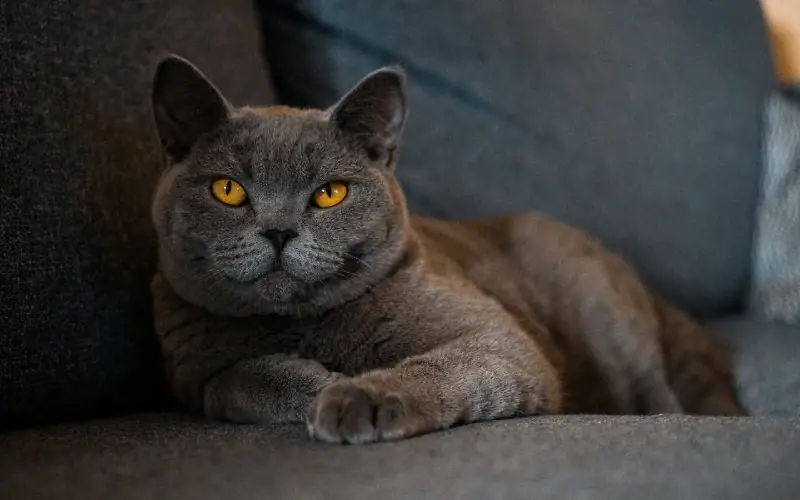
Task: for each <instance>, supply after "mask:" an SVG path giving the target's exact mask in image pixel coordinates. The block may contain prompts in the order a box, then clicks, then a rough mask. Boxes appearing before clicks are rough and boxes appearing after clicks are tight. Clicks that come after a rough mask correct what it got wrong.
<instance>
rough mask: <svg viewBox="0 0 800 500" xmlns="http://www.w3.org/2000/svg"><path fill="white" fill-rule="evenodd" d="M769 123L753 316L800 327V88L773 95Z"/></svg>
mask: <svg viewBox="0 0 800 500" xmlns="http://www.w3.org/2000/svg"><path fill="white" fill-rule="evenodd" d="M765 121H766V123H765V137H764V173H763V181H762V192H761V201H760V203H759V206H758V210H757V213H756V216H757V230H756V235H755V248H754V259H755V262H754V276H753V288H752V292H751V301H750V309H751V311H750V312H751V313H752V314H753V315H754V316H757V317H760V318H762V319H768V320H781V321H786V322H790V323H800V88H798V89H793V90H787V91H783V92H780V93H776V94H775V95H773V96H772V97H771V98H770V99H769V101H768V102H767V105H766V110H765Z"/></svg>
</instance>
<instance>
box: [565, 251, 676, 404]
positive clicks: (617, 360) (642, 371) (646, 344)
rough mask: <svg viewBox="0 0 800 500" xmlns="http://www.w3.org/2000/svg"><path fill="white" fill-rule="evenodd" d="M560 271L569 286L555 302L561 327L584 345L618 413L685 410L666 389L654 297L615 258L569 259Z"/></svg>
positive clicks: (628, 269) (572, 338)
mask: <svg viewBox="0 0 800 500" xmlns="http://www.w3.org/2000/svg"><path fill="white" fill-rule="evenodd" d="M559 272H561V273H563V276H562V281H563V282H564V283H568V288H567V289H566V290H565V291H564V292H563V293H562V294H561V297H563V298H562V299H561V300H560V301H558V302H557V303H556V307H557V309H558V312H557V314H556V317H557V318H558V319H557V322H558V329H559V331H560V332H561V333H562V334H564V335H567V336H568V337H569V338H570V341H571V342H578V343H580V344H582V345H584V346H586V347H587V348H588V349H589V351H590V352H591V353H592V358H593V360H594V362H595V363H596V364H597V366H598V367H599V369H600V370H601V371H602V373H603V374H604V376H605V378H606V380H607V382H608V384H609V389H610V391H611V393H612V395H613V397H614V399H615V402H616V407H617V411H618V412H619V413H624V414H627V413H638V414H658V413H683V408H682V406H681V404H680V402H679V400H678V398H677V397H676V395H675V393H674V391H673V390H672V387H670V384H669V381H668V378H667V371H666V362H665V359H664V353H663V349H662V344H661V325H660V318H659V314H658V311H657V310H656V308H655V306H654V302H653V298H652V296H651V295H650V293H649V292H648V291H647V289H646V288H645V286H644V284H643V283H642V282H641V281H640V280H639V278H638V276H637V275H636V274H635V273H634V272H633V270H632V269H631V268H630V267H629V266H628V264H626V263H625V262H623V261H622V260H621V259H619V258H618V257H616V256H614V255H611V254H607V253H605V252H602V253H600V255H599V256H594V257H586V258H580V259H573V260H571V261H570V262H569V265H565V266H564V267H563V268H562V269H560V270H559Z"/></svg>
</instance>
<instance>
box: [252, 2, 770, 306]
mask: <svg viewBox="0 0 800 500" xmlns="http://www.w3.org/2000/svg"><path fill="white" fill-rule="evenodd" d="M259 4H261V5H262V12H263V20H264V26H265V28H264V30H263V31H264V36H265V40H266V44H267V48H268V52H267V53H268V55H269V56H270V58H269V61H270V66H271V67H272V69H273V70H274V71H275V73H276V75H279V78H280V79H279V80H278V83H280V86H279V87H278V89H279V90H280V91H281V97H282V98H283V99H285V100H287V101H289V102H292V103H298V104H303V105H316V106H328V105H330V104H332V102H333V100H334V99H335V96H336V95H338V94H340V93H342V92H344V91H345V90H346V89H347V88H349V87H350V86H352V85H354V84H355V83H356V81H357V80H358V79H359V78H361V77H362V76H363V75H364V74H366V73H367V72H369V71H371V70H374V69H375V68H376V67H378V66H381V65H385V64H393V63H398V62H399V63H401V64H403V65H404V67H405V68H406V70H407V72H408V74H409V86H410V87H409V88H410V94H411V103H410V105H411V115H410V118H409V122H408V127H407V132H406V138H405V144H404V147H403V153H402V154H401V157H400V163H399V166H398V175H399V176H400V178H401V180H402V182H403V184H404V186H405V188H406V191H407V194H408V198H409V202H410V204H411V207H412V208H413V209H414V210H416V211H419V212H423V213H427V214H433V215H438V216H444V217H448V218H466V217H476V216H484V215H489V214H497V213H500V212H507V211H517V210H543V211H546V212H548V213H549V214H551V215H552V216H554V217H557V218H559V219H562V220H565V221H567V222H569V223H572V224H574V225H577V226H578V227H581V228H582V229H585V230H587V231H589V232H590V233H592V234H593V235H595V236H597V237H599V238H601V239H602V240H603V241H604V242H605V243H606V244H607V245H609V246H611V247H612V248H614V249H615V250H619V251H621V252H623V253H624V254H625V255H626V256H627V257H628V258H629V259H630V260H631V261H633V262H634V263H635V264H636V265H637V267H638V268H639V270H640V271H641V273H642V274H643V275H644V277H645V278H646V279H647V281H648V282H650V283H651V284H653V285H654V286H656V287H657V288H658V289H659V290H660V291H661V292H662V293H663V294H664V295H666V296H668V297H669V298H671V299H673V300H674V301H676V302H677V303H678V304H679V305H681V306H683V307H685V308H688V309H690V310H691V311H692V312H695V313H697V314H703V315H704V316H710V315H715V314H723V313H729V312H730V311H731V310H734V309H737V308H740V307H741V306H742V301H743V298H744V296H745V294H746V292H747V285H748V277H749V273H750V249H751V240H752V235H753V227H754V210H755V205H756V199H757V194H758V186H759V178H760V177H759V176H760V171H761V168H760V164H761V147H760V145H761V129H762V119H761V112H762V106H763V102H764V100H765V99H766V97H767V96H768V94H769V92H771V91H772V90H773V89H774V87H775V83H774V76H773V72H772V65H771V59H770V53H769V47H768V43H767V37H766V34H765V29H764V22H763V17H762V15H761V12H760V11H759V4H758V2H754V1H752V0H727V1H725V2H664V1H661V0H643V1H638V2H631V1H628V0H605V1H603V2H586V1H585V0H558V1H552V0H506V1H502V2H498V1H496V0H474V1H469V2H465V1H442V0H426V1H415V2H409V1H407V0H382V1H381V2H380V5H379V6H376V2H375V1H374V0H300V1H294V0H291V1H271V0H260V1H259ZM269 47H272V50H271V51H270V50H269Z"/></svg>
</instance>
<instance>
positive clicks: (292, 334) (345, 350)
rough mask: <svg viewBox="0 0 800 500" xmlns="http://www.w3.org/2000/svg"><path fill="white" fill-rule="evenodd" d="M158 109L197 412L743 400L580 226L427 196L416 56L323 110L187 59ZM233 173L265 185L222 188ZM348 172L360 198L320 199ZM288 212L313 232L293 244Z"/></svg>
mask: <svg viewBox="0 0 800 500" xmlns="http://www.w3.org/2000/svg"><path fill="white" fill-rule="evenodd" d="M153 107H154V114H155V119H156V124H157V129H158V132H159V136H160V138H161V141H162V145H163V148H164V153H165V158H166V167H165V171H164V174H163V177H162V180H161V181H160V184H159V186H158V189H157V193H156V195H155V199H154V203H153V210H152V214H153V219H154V222H155V227H156V229H157V233H158V237H159V245H160V251H159V254H160V272H159V275H158V276H156V278H155V280H154V282H153V293H154V301H155V310H156V323H157V330H158V333H159V336H160V339H161V343H162V347H163V354H164V359H165V362H166V366H167V370H168V373H169V376H170V379H171V386H172V390H173V392H174V395H175V396H176V398H177V400H178V401H179V402H180V403H181V404H182V405H183V406H184V407H185V408H186V409H189V410H193V411H197V412H203V413H205V414H206V415H208V416H210V417H214V418H219V419H228V420H233V421H236V422H305V423H306V424H307V426H308V429H309V431H310V433H311V435H312V436H313V437H315V438H317V439H321V440H324V441H329V442H348V443H361V442H368V441H376V440H390V439H399V438H404V437H408V436H413V435H417V434H421V433H425V432H430V431H434V430H437V429H444V428H447V427H450V426H453V425H455V424H459V423H465V422H474V421H479V420H487V419H497V418H503V417H512V416H521V415H536V414H553V413H566V412H598V413H672V412H687V413H696V414H716V415H740V414H744V410H743V408H742V406H741V405H740V403H739V401H738V399H737V395H736V391H735V388H734V385H733V382H732V377H731V369H730V366H729V360H728V357H727V354H726V352H725V351H723V350H722V349H721V348H720V347H718V346H716V345H715V344H714V343H713V342H712V340H711V338H710V337H709V335H707V333H706V332H705V331H704V330H703V329H702V328H701V327H700V326H698V325H697V324H696V323H695V322H693V321H692V320H691V319H690V318H689V317H687V316H686V315H685V314H683V313H681V312H680V311H678V310H676V309H674V308H673V307H671V306H670V305H668V304H667V303H665V302H664V301H662V300H661V299H659V298H657V297H655V296H654V295H653V294H651V293H649V292H648V291H647V290H646V289H645V287H644V286H643V285H642V283H641V282H640V280H639V279H638V278H637V276H636V274H635V273H634V271H632V270H631V268H630V267H629V266H628V265H627V264H626V263H624V262H623V261H622V260H621V259H620V258H619V257H618V256H616V255H614V254H612V253H610V252H609V251H607V250H605V249H603V247H602V246H601V245H600V244H598V243H597V242H596V241H594V240H592V239H590V238H588V237H587V236H585V235H584V234H582V233H581V232H579V231H577V230H575V229H572V228H570V227H568V226H566V225H564V224H561V223H558V222H555V221H553V220H550V219H548V218H547V217H545V216H543V215H536V214H520V215H510V216H506V217H501V218H496V219H492V220H475V221H468V222H443V221H438V220H431V219H425V218H420V217H414V216H411V215H409V214H408V212H407V210H406V206H405V201H404V198H403V193H402V191H401V189H400V186H399V185H398V182H397V181H396V179H395V177H394V175H393V169H394V166H395V163H396V161H397V151H398V146H399V142H400V137H401V134H402V130H403V126H404V124H405V121H406V116H407V109H408V105H407V98H406V87H405V77H404V74H403V72H402V70H400V69H399V68H394V67H393V68H384V69H381V70H378V71H376V72H374V73H372V74H370V75H369V76H367V77H366V78H365V79H364V80H362V81H361V82H360V83H358V85H356V86H355V87H354V89H353V90H351V91H350V92H349V93H348V94H347V95H346V96H345V97H344V98H343V99H342V100H341V101H340V102H339V103H337V104H336V105H334V106H333V107H331V108H330V109H328V110H325V111H320V110H293V109H289V108H280V107H278V108H266V109H251V108H246V107H245V108H234V107H233V106H232V105H231V104H230V103H229V102H228V101H226V100H225V99H224V98H223V97H222V96H221V94H220V93H219V92H218V91H217V90H216V89H215V87H214V86H213V85H212V84H211V83H210V82H209V81H208V80H207V79H206V78H205V77H204V76H203V75H202V74H201V73H200V72H199V71H198V70H197V69H196V68H195V67H194V66H192V65H191V64H189V63H188V62H186V61H185V60H182V59H180V58H178V57H169V58H167V59H165V60H164V61H163V62H162V63H161V64H160V65H159V67H158V70H157V72H156V77H155V82H154V88H153ZM454 175H457V174H456V173H455V172H454ZM219 177H231V178H234V179H236V180H237V181H238V182H240V183H241V184H242V185H243V186H244V187H245V188H246V189H247V191H248V194H249V197H250V202H249V203H248V204H247V205H245V206H242V207H238V208H230V207H227V206H223V205H221V204H220V203H219V202H217V201H215V200H214V199H213V198H212V197H211V195H210V194H209V185H210V183H211V182H212V181H213V180H214V179H215V178H219ZM339 180H342V181H346V182H348V183H349V186H350V193H349V195H348V197H347V198H346V199H345V201H344V202H343V203H342V204H341V205H339V206H336V207H333V208H328V209H318V208H313V207H312V206H310V204H309V199H310V198H311V195H312V192H313V191H314V189H315V188H317V187H318V186H320V185H322V184H325V183H326V182H330V181H339ZM275 230H280V231H289V232H291V233H292V234H293V235H294V236H295V237H294V238H292V239H290V240H289V242H288V243H287V244H286V246H285V248H284V249H283V251H282V252H281V253H278V252H277V251H276V247H275V246H274V245H273V244H272V243H271V242H270V241H269V240H268V238H266V237H265V236H263V235H262V234H263V233H264V232H265V231H275Z"/></svg>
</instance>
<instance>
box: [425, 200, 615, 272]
mask: <svg viewBox="0 0 800 500" xmlns="http://www.w3.org/2000/svg"><path fill="white" fill-rule="evenodd" d="M412 228H413V229H414V233H415V235H416V237H417V239H418V240H419V242H420V243H421V245H422V247H423V248H424V249H425V255H426V260H427V263H428V264H429V267H431V268H433V269H434V270H437V269H450V268H452V267H453V266H456V267H457V268H458V269H460V270H461V271H464V272H467V273H473V272H475V271H476V270H477V269H481V268H492V269H494V270H495V271H498V272H501V273H502V277H503V278H504V279H509V278H511V277H512V276H509V275H506V274H505V273H506V272H508V273H512V274H513V276H520V271H527V272H533V271H537V274H538V272H539V271H547V270H552V266H558V264H559V263H560V262H564V260H565V259H570V258H582V257H587V256H591V257H600V258H605V257H606V256H607V254H608V252H607V251H606V250H604V249H603V248H602V246H601V245H600V244H599V243H598V242H597V241H596V240H594V239H593V238H591V237H589V236H588V235H586V234H585V233H583V232H582V231H580V230H578V229H576V228H574V227H572V226H569V225H567V224H565V223H563V222H560V221H558V220H555V219H552V218H550V217H548V216H547V215H545V214H542V213H539V212H526V213H512V214H506V215H502V216H498V217H491V218H483V219H471V220H464V221H448V220H440V219H432V218H427V217H419V216H413V217H412Z"/></svg>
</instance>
